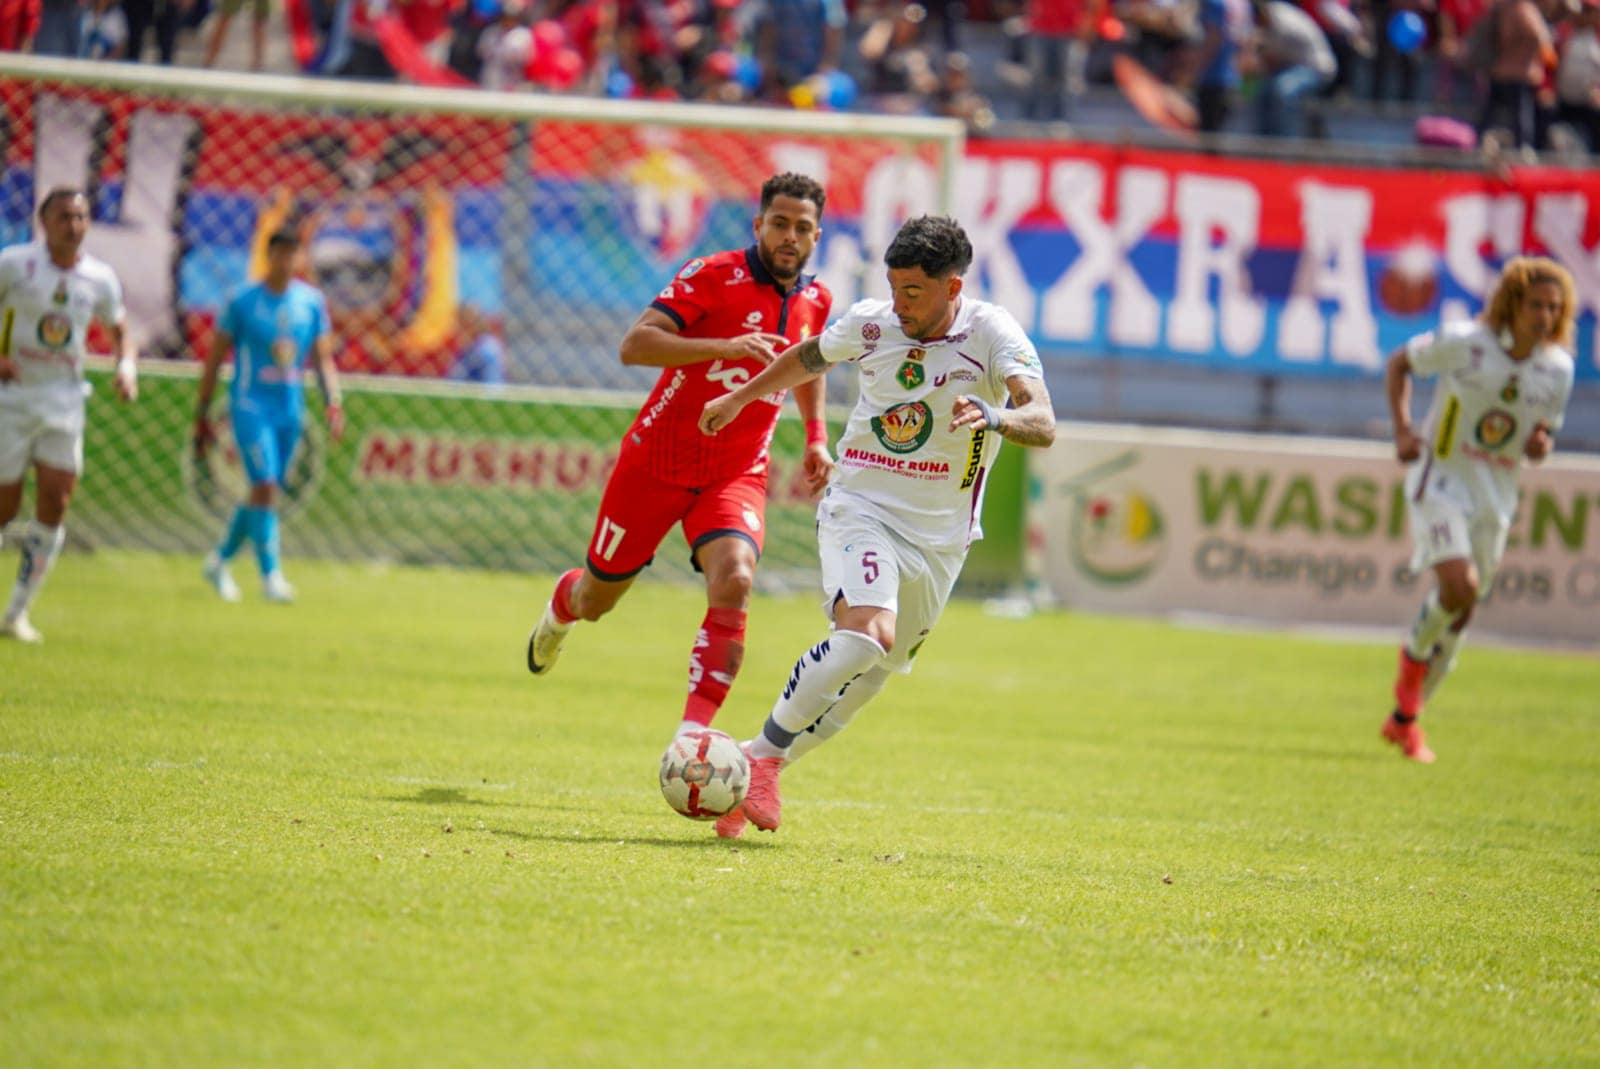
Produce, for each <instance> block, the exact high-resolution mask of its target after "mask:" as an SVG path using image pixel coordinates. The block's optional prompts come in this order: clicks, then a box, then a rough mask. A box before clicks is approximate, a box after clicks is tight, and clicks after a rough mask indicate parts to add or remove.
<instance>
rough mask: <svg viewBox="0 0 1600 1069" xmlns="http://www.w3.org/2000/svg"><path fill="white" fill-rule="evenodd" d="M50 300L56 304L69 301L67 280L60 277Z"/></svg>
mask: <svg viewBox="0 0 1600 1069" xmlns="http://www.w3.org/2000/svg"><path fill="white" fill-rule="evenodd" d="M50 300H51V301H52V302H54V303H56V304H66V303H67V280H66V279H64V278H63V279H60V280H58V281H57V282H56V291H55V292H54V293H52V294H51V295H50Z"/></svg>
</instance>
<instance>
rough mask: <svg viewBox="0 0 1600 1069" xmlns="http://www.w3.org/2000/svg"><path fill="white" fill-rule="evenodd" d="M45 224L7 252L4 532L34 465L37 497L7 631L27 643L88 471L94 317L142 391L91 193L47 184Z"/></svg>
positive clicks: (0, 443) (130, 393)
mask: <svg viewBox="0 0 1600 1069" xmlns="http://www.w3.org/2000/svg"><path fill="white" fill-rule="evenodd" d="M39 224H40V228H41V229H42V230H43V231H44V240H43V241H42V242H32V243H29V244H26V245H13V246H11V247H9V248H7V249H5V250H3V251H0V530H3V529H4V528H5V525H6V524H8V523H10V522H11V521H12V520H13V519H15V518H16V515H17V511H18V510H19V509H20V508H21V505H22V481H23V478H24V477H25V476H26V475H27V470H28V466H29V465H30V464H31V465H32V466H33V469H34V472H35V485H34V496H35V498H36V501H35V511H34V520H33V522H32V523H31V524H30V525H29V526H28V530H27V532H26V533H25V534H23V536H22V539H21V547H20V548H21V551H22V560H21V563H20V564H19V565H18V567H17V582H16V587H15V588H14V589H13V590H12V593H11V598H10V600H9V602H8V603H7V605H6V607H5V615H4V617H3V619H0V635H3V636H5V637H9V638H15V639H20V640H22V641H24V642H40V641H42V640H43V636H41V635H40V634H39V632H38V631H37V630H36V629H35V628H34V626H33V624H32V623H30V622H29V620H28V608H29V606H30V605H32V604H33V599H34V598H35V596H37V595H38V593H39V588H40V587H41V586H42V585H43V584H44V578H45V575H46V574H47V573H48V572H49V570H50V566H51V565H52V564H54V563H55V559H56V556H57V555H58V554H59V553H60V552H61V545H62V543H63V542H64V541H65V538H66V533H65V530H64V529H63V527H62V520H63V519H64V518H65V516H66V512H67V502H68V501H69V500H70V499H71V497H72V491H73V490H74V489H75V488H76V487H77V483H78V475H79V473H80V472H81V471H82V470H83V422H84V392H85V387H84V381H83V364H84V357H85V356H86V355H87V353H88V349H87V341H88V336H89V327H90V324H91V322H92V321H94V320H96V319H98V320H99V321H100V322H101V323H102V324H104V326H105V328H106V331H107V333H108V334H109V336H110V338H111V343H112V348H113V351H114V352H115V353H116V355H117V367H116V374H115V377H114V378H115V382H116V388H117V392H118V394H120V395H121V396H122V398H123V399H124V400H130V401H131V400H133V398H134V397H135V396H137V394H138V371H137V366H136V364H135V362H134V354H133V350H132V347H131V346H130V345H129V343H128V338H127V335H126V334H125V332H124V331H123V322H122V321H123V307H122V284H121V283H120V282H118V280H117V276H116V273H115V272H113V271H112V270H111V268H110V266H108V265H107V264H105V263H103V262H101V261H100V260H97V259H95V258H94V257H93V256H90V255H89V254H87V253H85V252H83V251H81V249H82V245H83V239H84V236H85V235H86V234H87V233H88V231H89V200H88V198H87V197H86V196H85V195H84V194H83V193H82V192H81V191H80V190H76V189H68V188H64V187H63V188H57V189H52V190H50V192H49V193H47V194H46V195H45V198H44V201H43V202H42V203H41V204H40V205H39Z"/></svg>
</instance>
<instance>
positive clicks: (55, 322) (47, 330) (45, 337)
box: [38, 312, 72, 349]
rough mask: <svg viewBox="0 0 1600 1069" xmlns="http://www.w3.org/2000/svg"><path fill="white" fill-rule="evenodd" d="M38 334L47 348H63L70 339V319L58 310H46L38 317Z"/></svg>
mask: <svg viewBox="0 0 1600 1069" xmlns="http://www.w3.org/2000/svg"><path fill="white" fill-rule="evenodd" d="M38 335H39V341H40V342H41V343H42V344H44V345H45V346H47V347H48V348H51V349H60V348H63V347H64V346H66V344H67V343H68V342H70V341H71V340H72V320H70V319H68V318H67V317H66V316H64V315H62V314H61V313H60V312H46V313H45V314H44V315H42V316H40V317H39V329H38Z"/></svg>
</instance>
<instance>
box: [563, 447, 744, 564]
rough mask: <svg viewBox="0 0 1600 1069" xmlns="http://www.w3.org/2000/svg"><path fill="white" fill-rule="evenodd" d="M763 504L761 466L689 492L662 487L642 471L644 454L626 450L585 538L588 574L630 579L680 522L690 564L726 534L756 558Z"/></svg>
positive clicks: (665, 485) (680, 487)
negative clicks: (751, 548)
mask: <svg viewBox="0 0 1600 1069" xmlns="http://www.w3.org/2000/svg"><path fill="white" fill-rule="evenodd" d="M766 506H767V473H766V469H764V468H763V469H762V470H761V471H759V472H755V473H746V474H743V475H736V476H734V477H733V478H731V479H725V480H723V481H722V482H719V483H712V484H710V485H709V486H702V487H698V488H696V489H692V490H691V489H688V488H686V487H682V486H671V485H668V484H667V483H663V482H662V481H661V480H660V479H658V478H656V476H654V475H652V474H650V472H649V471H647V470H646V469H645V466H644V458H643V456H633V455H630V450H628V449H626V448H624V449H623V451H622V455H621V456H619V457H618V458H617V466H616V467H615V468H614V469H612V472H611V478H610V479H609V480H608V481H607V482H606V492H605V496H604V497H602V498H601V499H600V514H599V515H598V516H596V517H595V522H594V537H592V538H591V539H590V540H589V557H588V563H589V570H590V571H591V572H593V573H594V574H595V575H597V576H599V577H600V578H601V579H605V580H608V581H611V582H616V581H618V580H622V579H629V578H632V577H633V576H635V575H637V574H639V572H640V571H642V570H643V569H644V568H645V567H646V566H647V565H648V564H649V563H650V562H651V561H652V560H654V559H655V555H656V548H657V547H658V546H660V545H661V540H662V539H663V538H665V537H667V532H668V531H670V530H672V525H673V524H675V523H680V522H681V523H682V524H683V537H684V540H685V541H687V542H688V543H689V559H690V561H691V563H693V561H694V552H695V550H698V549H699V548H700V547H701V546H703V545H705V544H706V543H707V542H710V541H711V540H712V539H715V538H721V537H724V536H730V535H731V536H733V537H736V538H743V539H744V540H745V541H747V542H749V543H750V544H751V545H752V546H754V547H755V551H756V555H757V556H760V555H761V547H762V544H763V543H764V541H765V539H766V533H767V532H766V528H767V525H766ZM699 568H700V566H699V564H695V570H696V571H698V570H699Z"/></svg>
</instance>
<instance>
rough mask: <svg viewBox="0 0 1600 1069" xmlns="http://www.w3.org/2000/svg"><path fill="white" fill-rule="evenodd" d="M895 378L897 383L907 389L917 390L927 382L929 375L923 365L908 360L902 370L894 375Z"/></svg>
mask: <svg viewBox="0 0 1600 1069" xmlns="http://www.w3.org/2000/svg"><path fill="white" fill-rule="evenodd" d="M913 351H915V350H913ZM894 377H895V381H896V382H898V383H899V384H900V385H902V386H904V387H905V388H906V389H908V390H915V389H916V388H917V387H918V386H921V385H922V384H923V382H925V381H926V380H927V377H928V373H927V372H926V371H924V370H923V368H922V365H921V364H919V363H917V362H915V361H913V360H907V361H906V362H905V363H903V364H901V365H900V370H899V371H896V372H895V373H894Z"/></svg>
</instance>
